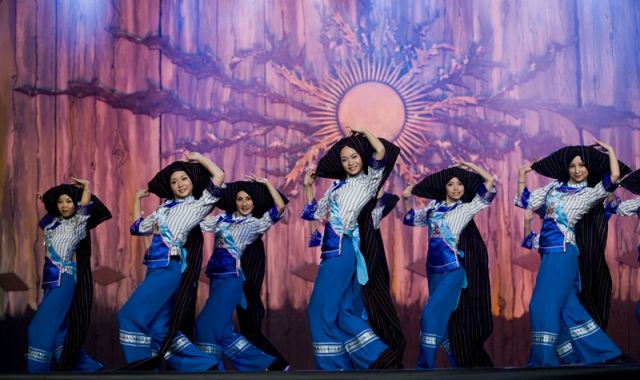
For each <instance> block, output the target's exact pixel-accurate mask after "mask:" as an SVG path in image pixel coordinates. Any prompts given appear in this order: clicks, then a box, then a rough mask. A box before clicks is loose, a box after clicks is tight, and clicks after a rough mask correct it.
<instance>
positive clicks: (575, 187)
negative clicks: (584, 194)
mask: <svg viewBox="0 0 640 380" xmlns="http://www.w3.org/2000/svg"><path fill="white" fill-rule="evenodd" d="M585 187H587V181H582V182H580V183H572V184H570V183H569V182H563V183H562V184H561V185H560V186H558V187H557V188H556V189H557V190H558V191H561V192H563V193H577V192H578V191H580V190H582V189H584V188H585Z"/></svg>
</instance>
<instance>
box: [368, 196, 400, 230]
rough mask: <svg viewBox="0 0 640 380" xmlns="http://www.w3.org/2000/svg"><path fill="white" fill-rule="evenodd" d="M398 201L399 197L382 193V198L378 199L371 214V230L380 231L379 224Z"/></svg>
mask: <svg viewBox="0 0 640 380" xmlns="http://www.w3.org/2000/svg"><path fill="white" fill-rule="evenodd" d="M398 200H400V197H398V196H397V195H395V194H390V193H384V194H383V195H382V197H380V198H379V199H378V203H377V205H376V208H375V209H374V210H373V212H372V213H371V219H372V221H373V228H375V229H376V230H379V229H380V222H381V221H382V219H383V218H384V217H386V216H387V215H389V213H390V212H391V211H392V210H393V209H394V207H396V204H397V203H398Z"/></svg>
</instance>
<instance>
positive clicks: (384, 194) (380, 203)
mask: <svg viewBox="0 0 640 380" xmlns="http://www.w3.org/2000/svg"><path fill="white" fill-rule="evenodd" d="M389 195H390V194H389V193H387V192H386V191H385V192H384V193H382V196H381V197H380V199H378V205H377V206H378V207H380V206H384V202H385V200H386V198H387V197H389Z"/></svg>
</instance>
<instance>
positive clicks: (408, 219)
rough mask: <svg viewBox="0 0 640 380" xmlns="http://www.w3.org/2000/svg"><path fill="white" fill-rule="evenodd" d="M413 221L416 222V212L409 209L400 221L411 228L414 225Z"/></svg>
mask: <svg viewBox="0 0 640 380" xmlns="http://www.w3.org/2000/svg"><path fill="white" fill-rule="evenodd" d="M415 220H416V212H415V211H414V210H413V209H411V210H409V211H407V215H405V216H404V218H403V219H402V223H404V224H406V225H407V226H413V225H415Z"/></svg>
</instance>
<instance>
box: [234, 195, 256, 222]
mask: <svg viewBox="0 0 640 380" xmlns="http://www.w3.org/2000/svg"><path fill="white" fill-rule="evenodd" d="M236 207H237V208H238V213H239V214H240V215H242V216H247V215H249V214H251V212H252V211H253V199H251V195H249V194H247V193H246V192H245V191H238V194H237V195H236Z"/></svg>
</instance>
